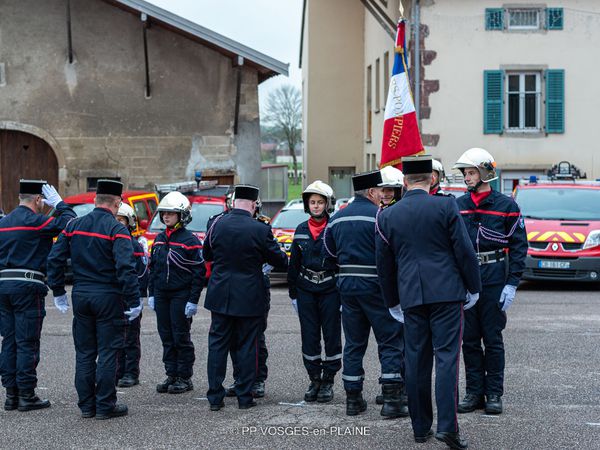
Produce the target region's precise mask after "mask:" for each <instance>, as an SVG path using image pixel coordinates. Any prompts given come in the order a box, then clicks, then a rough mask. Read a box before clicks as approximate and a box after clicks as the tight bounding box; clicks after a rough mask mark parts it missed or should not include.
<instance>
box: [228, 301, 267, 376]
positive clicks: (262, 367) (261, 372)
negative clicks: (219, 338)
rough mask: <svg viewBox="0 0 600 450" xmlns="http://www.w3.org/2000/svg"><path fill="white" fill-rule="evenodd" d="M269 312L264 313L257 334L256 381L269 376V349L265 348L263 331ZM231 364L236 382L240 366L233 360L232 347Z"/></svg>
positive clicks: (231, 350)
mask: <svg viewBox="0 0 600 450" xmlns="http://www.w3.org/2000/svg"><path fill="white" fill-rule="evenodd" d="M268 318H269V313H268V312H267V313H265V317H264V320H263V322H262V324H261V327H260V330H259V336H258V372H257V374H256V381H257V382H258V381H262V382H264V381H267V377H268V376H269V368H268V367H267V358H268V357H269V350H268V349H267V340H266V337H265V331H267V320H268ZM229 354H230V356H231V365H232V366H233V381H234V383H237V379H238V378H239V376H240V367H239V365H238V364H237V363H236V361H235V355H236V353H235V352H234V351H233V349H230V353H229Z"/></svg>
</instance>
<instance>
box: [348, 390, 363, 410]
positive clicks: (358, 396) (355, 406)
mask: <svg viewBox="0 0 600 450" xmlns="http://www.w3.org/2000/svg"><path fill="white" fill-rule="evenodd" d="M366 410H367V402H366V401H365V400H364V399H363V396H362V392H360V391H358V392H350V391H348V392H346V415H347V416H356V415H357V414H360V413H361V412H364V411H366Z"/></svg>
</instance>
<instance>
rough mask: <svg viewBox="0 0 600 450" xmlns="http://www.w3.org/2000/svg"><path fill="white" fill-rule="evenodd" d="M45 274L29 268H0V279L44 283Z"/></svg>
mask: <svg viewBox="0 0 600 450" xmlns="http://www.w3.org/2000/svg"><path fill="white" fill-rule="evenodd" d="M45 279H46V275H44V274H43V273H42V272H38V271H37V270H29V269H4V270H0V281H29V282H31V283H41V284H46V283H45V282H44V281H45Z"/></svg>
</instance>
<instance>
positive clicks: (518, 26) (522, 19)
mask: <svg viewBox="0 0 600 450" xmlns="http://www.w3.org/2000/svg"><path fill="white" fill-rule="evenodd" d="M507 14H508V29H509V30H539V29H540V27H541V10H540V9H538V8H523V9H516V8H515V9H508V10H507Z"/></svg>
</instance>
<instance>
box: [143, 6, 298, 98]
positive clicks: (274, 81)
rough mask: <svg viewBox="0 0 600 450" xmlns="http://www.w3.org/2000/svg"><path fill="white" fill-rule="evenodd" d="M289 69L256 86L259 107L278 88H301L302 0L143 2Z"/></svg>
mask: <svg viewBox="0 0 600 450" xmlns="http://www.w3.org/2000/svg"><path fill="white" fill-rule="evenodd" d="M146 1H148V2H149V3H152V4H154V5H156V6H159V7H160V8H163V9H166V10H167V11H170V12H172V13H175V14H177V15H179V16H181V17H184V18H186V19H188V20H191V21H192V22H196V23H197V24H199V25H202V26H203V27H206V28H208V29H210V30H212V31H215V32H217V33H219V34H222V35H224V36H227V37H228V38H231V39H233V40H234V41H237V42H239V43H241V44H244V45H246V46H248V47H252V48H253V49H255V50H258V51H259V52H261V53H264V54H266V55H269V56H271V57H273V58H275V59H278V60H279V61H282V62H284V63H289V65H290V69H289V70H290V77H289V78H286V77H283V76H281V75H280V76H277V77H274V78H271V79H270V80H268V81H265V82H264V83H262V84H261V85H260V86H259V90H258V92H259V98H260V103H261V107H262V106H264V102H265V99H266V98H267V96H268V93H269V92H270V91H272V90H273V89H275V88H276V87H278V86H280V85H282V84H293V85H295V86H297V87H298V88H299V89H300V88H301V86H302V76H301V71H300V69H299V68H298V55H299V49H300V26H301V23H302V0H146Z"/></svg>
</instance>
